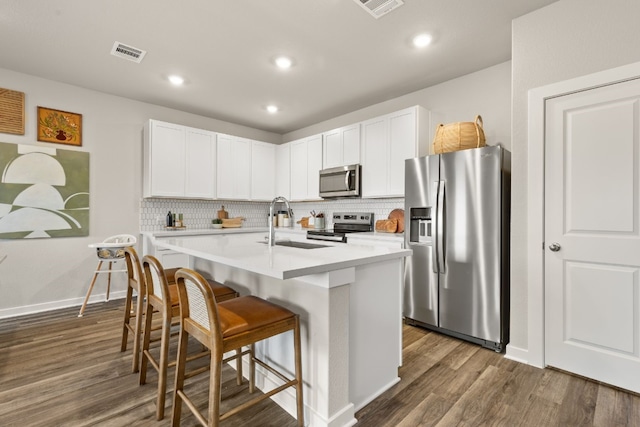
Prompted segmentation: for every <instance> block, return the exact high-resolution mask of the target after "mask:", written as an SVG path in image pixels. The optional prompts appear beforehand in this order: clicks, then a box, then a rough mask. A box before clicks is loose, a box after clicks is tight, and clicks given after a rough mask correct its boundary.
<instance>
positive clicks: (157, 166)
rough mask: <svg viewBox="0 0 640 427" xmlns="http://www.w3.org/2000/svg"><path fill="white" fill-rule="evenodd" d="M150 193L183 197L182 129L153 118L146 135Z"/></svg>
mask: <svg viewBox="0 0 640 427" xmlns="http://www.w3.org/2000/svg"><path fill="white" fill-rule="evenodd" d="M148 138H149V140H148V144H149V155H150V161H149V169H150V170H149V173H148V179H150V186H149V187H150V194H149V196H163V197H182V196H184V184H185V180H184V172H185V129H184V127H183V126H180V125H174V124H171V123H165V122H158V121H155V120H154V121H152V122H151V125H150V130H149V135H148Z"/></svg>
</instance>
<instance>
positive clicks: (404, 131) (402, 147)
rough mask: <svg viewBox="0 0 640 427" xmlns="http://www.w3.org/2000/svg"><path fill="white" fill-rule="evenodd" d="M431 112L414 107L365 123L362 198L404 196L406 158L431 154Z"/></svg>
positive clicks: (363, 133)
mask: <svg viewBox="0 0 640 427" xmlns="http://www.w3.org/2000/svg"><path fill="white" fill-rule="evenodd" d="M429 132H430V113H429V111H427V110H425V109H424V108H422V107H411V108H407V109H405V110H401V111H397V112H395V113H391V114H387V115H384V116H381V117H376V118H375V119H371V120H367V121H365V122H363V123H362V197H404V163H405V160H406V159H410V158H413V157H419V156H426V155H428V154H429Z"/></svg>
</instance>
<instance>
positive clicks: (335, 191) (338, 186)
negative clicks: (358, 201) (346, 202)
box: [320, 165, 361, 198]
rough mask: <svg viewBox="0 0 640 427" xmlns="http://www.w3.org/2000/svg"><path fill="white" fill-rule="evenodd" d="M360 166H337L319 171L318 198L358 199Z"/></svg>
mask: <svg viewBox="0 0 640 427" xmlns="http://www.w3.org/2000/svg"><path fill="white" fill-rule="evenodd" d="M360 170H361V167H360V165H349V166H339V167H337V168H331V169H323V170H321V171H320V197H322V198H333V197H359V196H360V175H361V174H360Z"/></svg>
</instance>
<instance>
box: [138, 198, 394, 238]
mask: <svg viewBox="0 0 640 427" xmlns="http://www.w3.org/2000/svg"><path fill="white" fill-rule="evenodd" d="M222 206H224V209H225V210H226V211H227V212H228V213H229V218H233V217H239V216H241V217H244V218H245V221H244V224H243V227H266V226H267V225H268V216H269V203H268V202H246V201H237V200H186V199H164V198H162V199H160V198H157V199H142V200H141V201H140V231H156V230H162V229H163V228H164V225H165V218H166V216H167V212H169V211H171V212H172V213H182V214H183V221H184V224H185V225H186V226H187V228H194V229H199V228H209V227H210V226H211V220H212V219H213V218H217V212H218V210H220V208H221V207H222ZM280 206H284V204H277V205H276V209H277V210H278V209H282V208H280ZM397 208H399V209H403V208H404V199H403V198H392V199H355V198H354V199H335V200H322V201H314V202H292V203H291V209H292V210H293V219H294V225H297V224H295V222H296V221H299V220H300V218H302V217H304V216H309V215H310V214H309V212H310V211H312V210H315V211H316V213H320V212H323V213H324V214H325V217H326V218H327V221H326V222H327V223H326V227H327V228H331V227H332V226H333V223H332V221H331V218H332V216H333V213H334V212H352V211H353V212H373V214H374V220H378V219H384V218H387V217H388V215H389V212H391V211H392V210H393V209H397Z"/></svg>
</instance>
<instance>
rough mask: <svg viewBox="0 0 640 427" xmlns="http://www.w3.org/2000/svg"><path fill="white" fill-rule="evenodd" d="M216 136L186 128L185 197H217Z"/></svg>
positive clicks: (212, 133) (211, 133)
mask: <svg viewBox="0 0 640 427" xmlns="http://www.w3.org/2000/svg"><path fill="white" fill-rule="evenodd" d="M215 138H216V134H215V133H214V132H209V131H205V130H200V129H193V128H186V153H185V155H186V171H185V196H187V197H196V198H204V199H214V198H215V196H216V191H215V190H216V186H215V182H216V180H215V178H216V176H215V169H216V139H215Z"/></svg>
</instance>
